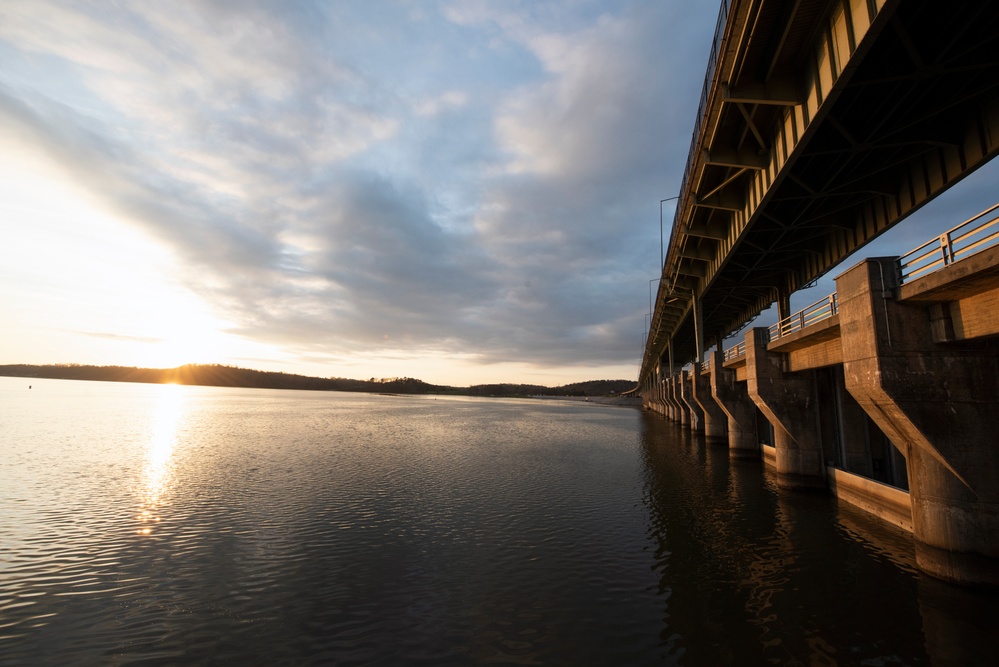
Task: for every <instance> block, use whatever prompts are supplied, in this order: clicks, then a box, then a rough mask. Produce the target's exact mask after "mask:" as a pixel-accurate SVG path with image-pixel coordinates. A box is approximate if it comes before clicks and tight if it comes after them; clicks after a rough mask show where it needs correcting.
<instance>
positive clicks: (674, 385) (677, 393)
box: [669, 373, 690, 427]
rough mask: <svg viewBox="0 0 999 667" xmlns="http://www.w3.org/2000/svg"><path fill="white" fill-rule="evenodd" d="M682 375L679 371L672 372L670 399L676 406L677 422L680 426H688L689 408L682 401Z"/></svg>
mask: <svg viewBox="0 0 999 667" xmlns="http://www.w3.org/2000/svg"><path fill="white" fill-rule="evenodd" d="M681 380H682V376H681V373H674V374H673V377H672V378H671V379H670V394H669V395H670V399H672V401H673V405H675V406H676V413H677V420H676V421H677V423H679V424H680V425H681V426H688V427H689V426H690V408H689V407H688V406H687V404H686V403H684V401H683V395H682V389H681V386H682V384H683V383H682V381H681Z"/></svg>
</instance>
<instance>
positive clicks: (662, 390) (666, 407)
mask: <svg viewBox="0 0 999 667" xmlns="http://www.w3.org/2000/svg"><path fill="white" fill-rule="evenodd" d="M659 395H660V396H662V399H663V416H664V417H665V418H666V419H668V420H670V421H674V420H675V419H676V417H675V415H674V414H673V403H672V401H670V400H669V376H666V377H664V378H663V379H662V380H661V381H660V382H659Z"/></svg>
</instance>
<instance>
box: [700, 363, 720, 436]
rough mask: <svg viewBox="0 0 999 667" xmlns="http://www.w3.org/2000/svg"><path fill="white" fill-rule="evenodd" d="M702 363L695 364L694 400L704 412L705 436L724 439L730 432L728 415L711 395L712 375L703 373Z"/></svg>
mask: <svg viewBox="0 0 999 667" xmlns="http://www.w3.org/2000/svg"><path fill="white" fill-rule="evenodd" d="M701 366H702V364H694V375H693V378H692V379H693V389H694V400H695V401H696V402H697V404H698V405H699V406H700V407H701V410H702V412H703V414H704V437H705V438H708V439H709V440H715V441H719V440H720V441H724V440H725V439H726V435H727V434H728V416H727V415H726V414H725V411H724V410H722V409H721V406H720V405H718V403H717V402H715V399H714V397H713V396H712V395H711V377H710V376H709V375H704V374H702V373H701Z"/></svg>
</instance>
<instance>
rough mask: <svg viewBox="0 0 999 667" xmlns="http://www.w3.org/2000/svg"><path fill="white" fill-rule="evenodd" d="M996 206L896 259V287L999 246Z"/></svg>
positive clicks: (997, 206) (998, 221)
mask: <svg viewBox="0 0 999 667" xmlns="http://www.w3.org/2000/svg"><path fill="white" fill-rule="evenodd" d="M996 209H999V204H996V205H994V206H992V207H991V208H988V209H985V210H984V211H982V212H981V213H979V214H978V215H976V216H974V217H972V218H969V219H967V220H965V221H964V222H962V223H961V224H960V225H958V226H957V227H954V228H953V229H951V230H950V231H948V232H946V233H944V234H941V235H940V236H938V237H936V238H934V239H931V240H929V241H927V242H926V243H924V244H923V245H921V246H919V247H918V248H913V249H912V250H910V251H909V252H907V253H905V254H904V255H902V256H901V257H899V258H898V273H899V283H900V284H902V285H904V284H905V283H906V282H908V281H909V280H913V279H915V278H921V277H923V276H925V275H928V274H930V273H933V272H934V271H937V270H939V269H942V268H944V267H945V266H949V265H950V264H953V263H954V262H956V261H958V260H959V259H965V258H967V257H970V256H972V255H974V254H975V253H977V252H981V251H982V250H986V249H987V248H991V247H992V246H994V245H996V244H997V243H999V215H996V216H993V217H988V216H989V215H991V214H992V213H994V212H995V211H996Z"/></svg>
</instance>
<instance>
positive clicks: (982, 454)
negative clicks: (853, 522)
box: [638, 0, 999, 586]
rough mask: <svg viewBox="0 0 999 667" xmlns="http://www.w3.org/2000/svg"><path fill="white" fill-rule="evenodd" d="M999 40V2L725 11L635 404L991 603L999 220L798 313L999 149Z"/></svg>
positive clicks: (964, 229)
mask: <svg viewBox="0 0 999 667" xmlns="http://www.w3.org/2000/svg"><path fill="white" fill-rule="evenodd" d="M997 47H999V4H996V3H988V2H977V3H967V6H965V5H964V4H961V5H960V6H954V5H952V6H941V5H940V3H934V2H929V0H905V2H901V1H895V2H892V1H881V0H836V1H829V0H814V1H809V0H785V1H780V0H727V1H726V2H724V3H723V6H722V10H721V14H720V17H719V23H718V29H717V31H716V35H715V40H714V43H713V46H712V51H711V57H710V60H709V66H708V75H707V80H706V82H705V87H704V93H703V95H702V98H701V103H700V107H699V109H698V112H697V122H696V124H695V131H694V136H693V141H692V146H691V151H690V155H689V157H688V160H687V165H686V170H685V173H684V178H683V184H682V187H681V192H680V200H679V202H678V205H677V212H676V217H675V220H674V224H673V230H672V235H671V238H670V242H669V246H668V250H667V253H666V257H665V262H664V265H663V271H662V277H661V280H660V287H659V291H658V293H657V298H656V303H655V308H654V314H653V317H652V323H651V325H650V332H649V337H648V339H647V344H646V350H645V356H644V359H643V362H642V368H641V372H640V376H639V388H638V391H639V392H640V393H641V394H642V396H643V399H644V402H645V404H646V406H647V407H649V408H652V409H655V410H658V411H660V412H662V413H663V414H664V415H666V416H667V417H669V418H671V419H674V420H676V421H678V422H680V423H681V424H684V425H686V426H688V427H690V428H693V429H694V430H697V431H703V432H704V434H705V436H706V437H708V438H709V439H713V440H717V441H719V442H722V443H726V444H727V445H728V447H729V448H730V452H731V453H732V455H733V456H738V457H742V456H750V457H757V456H760V455H761V454H762V455H763V457H764V459H765V460H766V461H767V463H768V464H771V465H773V466H774V468H775V469H776V475H777V481H778V483H779V484H780V485H781V486H783V487H787V488H797V489H806V488H823V489H824V488H830V489H832V490H833V491H834V492H835V493H836V494H837V495H838V496H839V497H840V498H841V499H843V500H845V501H847V502H851V503H853V504H855V505H857V506H860V507H862V508H864V509H867V510H869V511H871V512H873V513H874V514H876V515H878V516H880V517H881V518H883V519H885V520H888V521H891V522H893V523H895V524H896V525H898V526H901V527H903V528H905V529H907V530H911V531H912V533H913V537H914V540H915V543H916V550H917V562H918V564H919V566H920V567H921V568H922V569H923V570H924V571H926V572H928V573H930V574H933V575H935V576H938V577H942V578H945V579H949V580H952V581H956V582H963V583H971V584H987V585H995V586H999V339H996V338H995V337H996V336H997V335H999V248H997V247H996V246H994V245H993V243H994V242H996V241H999V233H997V230H999V222H997V218H999V214H997V213H996V211H997V210H999V209H996V207H993V209H991V210H989V211H986V212H983V214H982V215H980V216H976V217H975V218H973V219H972V220H969V221H966V222H965V223H963V224H962V225H959V226H958V227H957V228H955V229H953V230H951V231H949V232H947V233H945V234H942V235H941V236H940V238H938V239H933V240H931V242H930V243H929V244H927V245H926V246H922V247H920V248H917V249H915V250H914V251H912V252H911V253H908V254H907V255H905V256H902V257H889V258H885V257H881V258H872V259H868V260H865V261H863V262H860V263H859V264H857V265H856V266H854V267H853V268H851V269H850V270H848V271H846V272H845V273H843V274H842V275H840V276H838V277H837V278H836V293H835V294H833V295H830V296H829V297H828V298H826V299H823V300H821V301H819V302H818V303H816V304H813V306H810V307H809V308H806V309H804V310H803V311H801V312H799V313H794V314H792V313H789V312H788V311H789V310H790V308H789V304H790V295H791V294H792V293H793V292H794V291H796V290H798V289H800V288H802V287H804V286H806V285H808V284H809V283H811V282H813V281H814V280H815V279H817V278H818V277H819V276H821V275H823V274H825V273H826V272H828V271H829V270H830V269H831V268H832V267H833V266H835V265H837V264H838V263H839V262H841V261H842V260H843V259H845V258H846V257H848V256H849V255H851V254H852V253H853V252H854V251H856V250H857V249H859V248H860V247H861V246H863V245H864V244H865V243H867V242H868V241H870V240H871V239H873V238H874V237H876V236H877V235H878V234H880V233H882V232H883V231H885V230H886V229H888V228H890V227H892V226H893V225H895V224H898V223H899V222H901V221H903V220H904V219H905V218H906V217H907V216H909V215H910V214H911V213H912V212H914V211H915V210H917V209H918V208H919V207H920V206H922V205H923V204H925V203H926V202H928V201H930V200H931V199H932V198H934V197H935V196H937V195H938V194H940V193H941V192H943V191H944V190H946V189H947V188H949V187H951V186H952V185H953V184H954V183H956V182H958V181H959V180H960V179H961V178H962V177H964V176H965V175H967V174H969V173H971V172H972V171H973V170H975V169H976V168H977V167H979V166H981V165H982V164H984V163H985V162H987V161H988V160H990V159H991V158H992V157H994V156H995V155H996V153H997V152H999V55H996V54H999V48H997ZM997 245H999V244H997ZM774 303H776V304H777V306H778V311H779V322H778V323H777V324H776V325H774V327H770V328H755V329H751V330H750V331H748V332H746V333H745V336H744V340H742V341H741V342H738V343H737V345H735V346H732V347H730V348H728V349H725V347H724V344H723V341H724V340H725V339H726V338H727V337H729V336H731V335H733V334H734V333H735V332H737V331H739V330H740V329H741V328H742V327H744V326H745V325H746V324H747V323H748V322H749V321H750V320H752V319H753V318H754V317H755V316H756V315H758V314H759V313H760V312H761V311H762V310H763V309H765V308H767V307H769V306H770V305H772V304H774ZM707 345H714V347H715V351H714V352H713V353H712V354H711V355H710V357H707V356H706V354H705V350H706V349H707V347H706V346H707ZM684 367H686V368H688V369H689V370H681V369H682V368H684Z"/></svg>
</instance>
